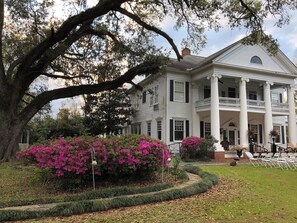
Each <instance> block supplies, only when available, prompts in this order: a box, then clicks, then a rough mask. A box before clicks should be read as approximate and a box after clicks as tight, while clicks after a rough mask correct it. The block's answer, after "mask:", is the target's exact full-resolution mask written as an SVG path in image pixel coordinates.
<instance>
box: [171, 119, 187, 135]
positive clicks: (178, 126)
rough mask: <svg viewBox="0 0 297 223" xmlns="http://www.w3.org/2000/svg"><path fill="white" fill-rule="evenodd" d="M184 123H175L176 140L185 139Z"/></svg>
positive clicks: (176, 121)
mask: <svg viewBox="0 0 297 223" xmlns="http://www.w3.org/2000/svg"><path fill="white" fill-rule="evenodd" d="M184 129H185V128H184V121H183V120H175V121H174V140H182V139H183V138H184Z"/></svg>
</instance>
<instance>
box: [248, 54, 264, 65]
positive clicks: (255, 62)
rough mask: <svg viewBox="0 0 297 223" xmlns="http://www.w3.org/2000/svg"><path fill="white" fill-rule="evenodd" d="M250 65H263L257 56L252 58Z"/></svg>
mask: <svg viewBox="0 0 297 223" xmlns="http://www.w3.org/2000/svg"><path fill="white" fill-rule="evenodd" d="M250 62H251V63H254V64H263V63H262V60H261V59H260V57H258V56H253V57H252V58H251V60H250Z"/></svg>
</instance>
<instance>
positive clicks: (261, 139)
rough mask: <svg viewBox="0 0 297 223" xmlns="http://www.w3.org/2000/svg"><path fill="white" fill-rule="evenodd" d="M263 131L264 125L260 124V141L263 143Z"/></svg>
mask: <svg viewBox="0 0 297 223" xmlns="http://www.w3.org/2000/svg"><path fill="white" fill-rule="evenodd" d="M262 133H263V131H262V125H261V124H260V125H259V141H260V142H259V143H260V144H262V143H263V134H262Z"/></svg>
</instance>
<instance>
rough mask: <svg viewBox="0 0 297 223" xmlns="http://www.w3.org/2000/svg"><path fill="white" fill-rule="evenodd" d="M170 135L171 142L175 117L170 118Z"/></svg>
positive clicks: (171, 140)
mask: <svg viewBox="0 0 297 223" xmlns="http://www.w3.org/2000/svg"><path fill="white" fill-rule="evenodd" d="M169 132H170V133H169V135H170V136H169V137H170V139H169V141H170V142H173V119H170V126H169Z"/></svg>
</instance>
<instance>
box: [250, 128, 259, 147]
mask: <svg viewBox="0 0 297 223" xmlns="http://www.w3.org/2000/svg"><path fill="white" fill-rule="evenodd" d="M250 129H251V132H252V133H253V141H254V142H255V143H258V134H259V131H258V125H251V126H250Z"/></svg>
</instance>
